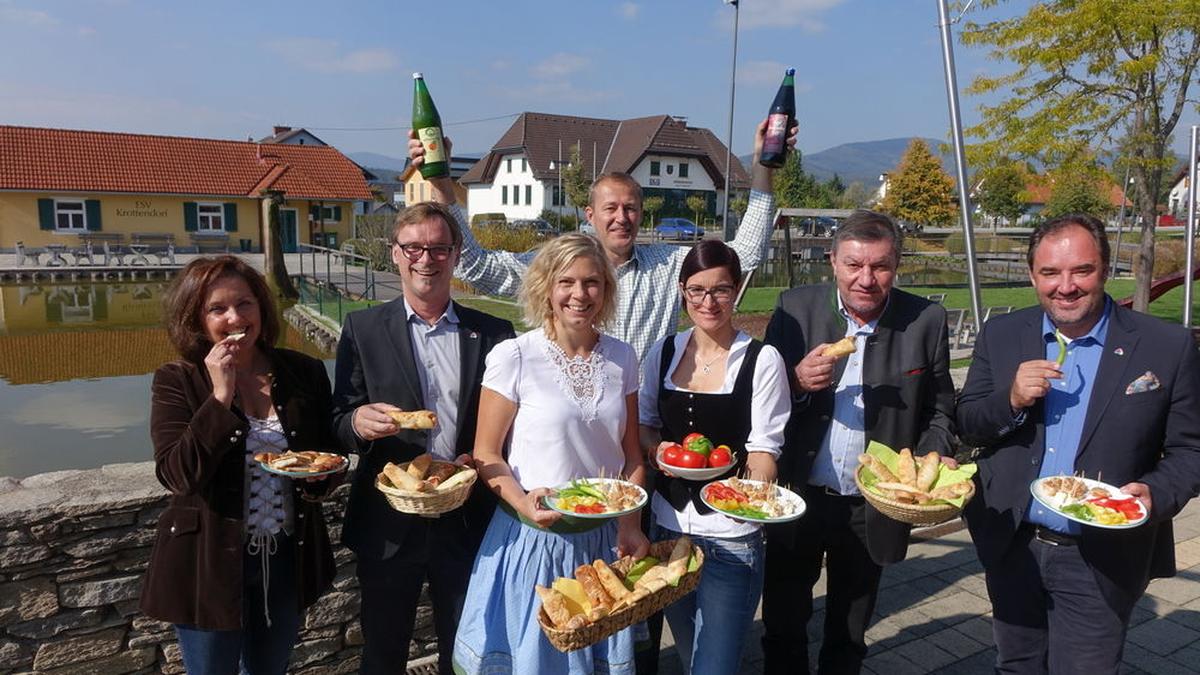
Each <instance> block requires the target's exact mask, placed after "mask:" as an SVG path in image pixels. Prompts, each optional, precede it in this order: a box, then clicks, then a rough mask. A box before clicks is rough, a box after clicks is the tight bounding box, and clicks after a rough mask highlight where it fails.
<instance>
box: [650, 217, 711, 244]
mask: <svg viewBox="0 0 1200 675" xmlns="http://www.w3.org/2000/svg"><path fill="white" fill-rule="evenodd" d="M654 232H655V233H656V234H658V236H659V238H661V239H675V240H678V241H682V240H684V239H700V238H701V237H703V236H704V228H702V227H700V226H699V225H697V224H695V223H693V222H692V221H690V220H688V219H687V218H663V219H662V220H660V221H659V222H658V225H655V226H654Z"/></svg>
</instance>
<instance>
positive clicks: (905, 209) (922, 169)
mask: <svg viewBox="0 0 1200 675" xmlns="http://www.w3.org/2000/svg"><path fill="white" fill-rule="evenodd" d="M879 208H880V210H881V211H883V212H884V213H886V214H888V215H890V216H892V217H893V218H896V219H899V220H901V221H904V222H907V223H912V224H913V225H916V226H918V227H920V226H923V225H936V226H945V225H950V224H952V223H954V219H955V217H956V216H957V215H958V207H957V206H956V205H955V202H954V179H952V178H950V176H949V175H947V174H946V172H945V171H944V170H943V169H942V163H941V162H940V161H938V158H937V157H934V156H933V153H932V152H930V151H929V146H928V145H925V141H923V140H921V139H919V138H914V139H913V140H912V142H911V143H909V144H908V149H907V150H905V151H904V156H903V157H901V158H900V164H899V165H898V166H897V167H896V168H895V169H894V170H893V171H892V172H891V173H890V174H888V185H887V194H885V195H884V196H883V203H882V204H880V206H879Z"/></svg>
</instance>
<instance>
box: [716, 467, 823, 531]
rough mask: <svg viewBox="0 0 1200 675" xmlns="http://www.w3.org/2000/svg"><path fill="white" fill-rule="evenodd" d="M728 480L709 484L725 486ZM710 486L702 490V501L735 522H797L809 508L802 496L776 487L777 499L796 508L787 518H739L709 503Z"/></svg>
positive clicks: (760, 482) (745, 480)
mask: <svg viewBox="0 0 1200 675" xmlns="http://www.w3.org/2000/svg"><path fill="white" fill-rule="evenodd" d="M727 480H728V479H726V480H715V481H713V482H711V483H709V484H708V485H715V484H717V483H721V484H722V485H724V484H725V483H726V481H727ZM738 480H740V481H741V482H743V483H746V484H747V485H753V486H762V485H763V484H764V483H763V482H762V481H758V480H749V479H746V478H739V479H738ZM708 485H705V486H704V487H702V488H700V500H701V501H703V502H704V503H705V504H706V505H707V506H708V508H710V509H712V510H713V511H715V512H717V513H719V514H721V515H723V516H725V517H727V518H733V519H734V520H740V521H742V522H746V523H759V524H762V523H786V522H788V521H792V520H796V519H797V518H799V517H800V516H803V515H804V511H805V510H806V509H807V508H808V505H807V504H805V503H804V498H803V497H801V496H800V495H798V494H796V493H795V492H792V491H791V490H789V489H787V488H785V487H783V486H782V485H776V486H775V490H776V492H775V494H776V499H778V500H779V501H781V502H785V503H790V504H792V505H793V506H794V507H795V508H794V510H793V511H792V512H791V513H789V514H788V515H786V516H779V517H778V518H748V517H746V516H739V515H737V514H736V513H729V512H727V511H722V510H721V509H718V508H717V507H715V506H713V505H712V504H710V503H709V501H708Z"/></svg>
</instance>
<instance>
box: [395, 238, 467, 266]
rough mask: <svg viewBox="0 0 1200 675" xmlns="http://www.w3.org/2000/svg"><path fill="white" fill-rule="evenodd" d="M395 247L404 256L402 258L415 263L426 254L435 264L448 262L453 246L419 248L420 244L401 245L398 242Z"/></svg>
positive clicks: (440, 245) (436, 245) (437, 245)
mask: <svg viewBox="0 0 1200 675" xmlns="http://www.w3.org/2000/svg"><path fill="white" fill-rule="evenodd" d="M396 245H397V246H399V247H400V252H401V253H403V254H404V257H405V258H408V259H409V260H410V261H412V262H417V261H418V260H420V259H421V256H423V255H425V254H426V253H428V254H429V257H430V258H432V259H434V260H436V261H437V262H442V261H444V260H448V259H449V258H450V254H451V253H454V246H453V245H452V244H434V245H433V246H421V245H420V244H401V243H400V242H396Z"/></svg>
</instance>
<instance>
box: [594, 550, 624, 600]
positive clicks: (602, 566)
mask: <svg viewBox="0 0 1200 675" xmlns="http://www.w3.org/2000/svg"><path fill="white" fill-rule="evenodd" d="M592 568H593V569H595V570H596V576H597V577H598V578H599V579H600V584H601V585H602V586H604V590H605V591H607V592H608V594H609V595H610V596H612V599H613V606H614V607H619V606H622V605H624V604H625V598H626V597H628V596H629V589H628V588H625V583H624V582H623V581H621V579H620V577H618V576H617V573H616V572H614V571H612V568H611V567H609V566H608V564H607V563H605V562H604V561H603V560H599V559H597V560H595V561H594V562H592Z"/></svg>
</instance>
